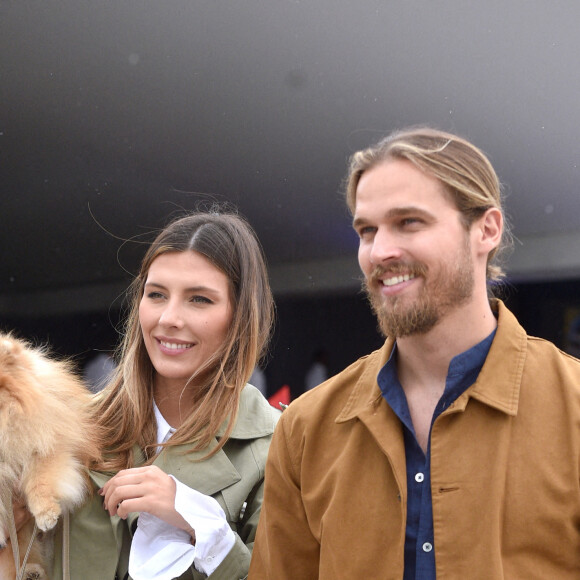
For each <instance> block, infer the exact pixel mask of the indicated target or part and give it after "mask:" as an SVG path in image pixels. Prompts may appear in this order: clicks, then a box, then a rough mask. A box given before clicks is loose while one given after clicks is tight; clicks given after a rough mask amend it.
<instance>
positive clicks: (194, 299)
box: [191, 296, 213, 304]
mask: <svg viewBox="0 0 580 580" xmlns="http://www.w3.org/2000/svg"><path fill="white" fill-rule="evenodd" d="M191 302H196V303H198V304H213V301H212V300H210V299H209V298H206V297H205V296H193V297H192V298H191Z"/></svg>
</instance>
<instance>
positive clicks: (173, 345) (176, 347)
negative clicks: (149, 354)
mask: <svg viewBox="0 0 580 580" xmlns="http://www.w3.org/2000/svg"><path fill="white" fill-rule="evenodd" d="M159 342H161V345H162V346H164V347H165V348H170V349H172V350H183V349H186V348H189V347H190V346H193V344H176V343H175V342H163V341H162V340H160V341H159Z"/></svg>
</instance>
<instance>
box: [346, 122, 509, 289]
mask: <svg viewBox="0 0 580 580" xmlns="http://www.w3.org/2000/svg"><path fill="white" fill-rule="evenodd" d="M389 159H403V160H407V161H410V162H411V163H413V165H415V166H416V167H418V168H419V169H420V170H421V171H424V172H425V173H426V174H427V175H430V176H432V177H435V178H436V179H438V180H439V181H440V182H441V183H442V185H443V187H444V188H445V190H446V191H447V192H448V193H449V195H450V196H451V199H452V200H453V202H454V203H455V205H456V207H457V209H458V211H459V212H460V213H461V217H462V221H463V224H464V225H465V227H466V229H468V228H469V227H470V226H471V224H472V223H473V222H474V221H475V220H477V219H478V218H479V217H481V216H482V215H483V214H484V213H485V212H486V211H487V210H488V209H490V208H492V207H495V208H497V209H499V210H500V211H501V212H502V215H503V217H504V231H503V235H502V241H501V243H500V244H499V246H498V247H496V248H494V249H493V250H492V251H491V252H490V254H489V256H488V261H487V280H488V281H489V282H495V281H498V280H500V279H501V278H503V277H504V276H505V274H504V271H503V268H502V267H501V265H500V260H499V258H500V255H501V254H503V253H504V251H505V250H506V249H507V248H509V247H510V246H511V237H510V234H509V228H508V226H507V223H506V220H505V215H504V211H503V207H502V193H501V186H500V182H499V179H498V177H497V174H496V172H495V170H494V169H493V167H492V165H491V163H490V161H489V159H488V158H487V157H486V156H485V154H484V153H483V152H482V151H481V150H480V149H478V148H477V147H475V145H473V144H471V143H470V142H469V141H467V140H465V139H463V138H461V137H458V136H457V135H453V134H451V133H445V132H444V131H438V130H436V129H431V128H429V127H413V128H410V129H404V130H401V131H396V132H394V133H391V134H390V135H389V136H387V137H386V138H384V139H382V140H381V141H379V142H378V143H377V144H376V145H372V146H371V147H368V148H367V149H363V150H362V151H358V152H356V153H355V154H354V155H352V157H351V158H350V164H349V171H348V174H347V177H346V185H345V195H346V203H347V205H348V207H349V209H350V211H351V213H352V214H353V215H354V212H355V206H356V190H357V187H358V183H359V180H360V178H361V176H362V174H363V173H364V172H365V171H367V170H368V169H370V168H371V167H374V166H375V165H377V164H379V163H381V162H383V161H386V160H389Z"/></svg>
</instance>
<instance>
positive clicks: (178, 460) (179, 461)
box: [153, 441, 242, 495]
mask: <svg viewBox="0 0 580 580" xmlns="http://www.w3.org/2000/svg"><path fill="white" fill-rule="evenodd" d="M216 443H217V441H216ZM188 448H189V446H187V445H178V446H175V447H167V448H165V449H164V450H163V451H162V452H161V453H160V454H159V455H158V456H157V458H156V459H155V461H153V465H156V466H157V467H159V468H160V469H162V470H163V471H165V473H168V474H170V475H173V476H174V477H176V478H177V479H178V480H179V481H181V482H182V483H184V484H185V485H187V486H188V487H191V488H192V489H195V490H197V491H199V492H201V493H203V494H205V495H215V494H216V493H217V492H218V491H221V490H222V489H224V488H226V487H229V486H230V485H232V484H234V483H236V482H238V481H240V479H242V477H241V475H240V474H239V473H238V471H237V469H236V468H235V467H234V466H233V465H232V463H231V461H230V460H229V459H228V457H227V455H226V454H225V452H224V450H223V449H220V450H219V451H218V452H217V453H216V454H215V455H213V456H212V457H209V458H208V459H204V460H203V461H200V460H201V459H202V458H203V457H204V455H206V453H207V451H201V452H196V453H191V452H188Z"/></svg>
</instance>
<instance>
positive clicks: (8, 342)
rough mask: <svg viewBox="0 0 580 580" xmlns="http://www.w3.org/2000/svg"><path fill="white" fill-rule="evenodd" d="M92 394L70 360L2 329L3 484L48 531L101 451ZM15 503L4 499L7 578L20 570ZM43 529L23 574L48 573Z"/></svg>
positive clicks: (81, 492)
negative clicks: (12, 528) (12, 534)
mask: <svg viewBox="0 0 580 580" xmlns="http://www.w3.org/2000/svg"><path fill="white" fill-rule="evenodd" d="M90 397H91V395H90V393H89V392H88V391H87V389H86V388H85V387H84V386H83V384H82V383H81V381H80V379H78V378H77V377H76V376H75V374H74V373H73V372H72V369H71V367H70V366H69V365H68V364H67V363H65V362H62V361H56V360H53V359H50V358H49V357H48V356H47V354H46V352H45V351H43V350H42V349H35V348H32V347H31V346H30V345H28V344H27V343H25V342H23V341H21V340H18V339H16V338H14V337H13V336H12V335H10V334H4V333H0V489H4V490H6V489H12V490H13V493H14V494H19V495H21V496H22V497H23V498H24V499H25V501H26V504H27V507H28V510H29V511H30V513H31V514H32V516H33V517H34V520H36V524H37V526H38V528H39V529H40V530H42V531H43V532H46V531H48V530H50V529H52V528H53V527H54V526H55V525H56V523H57V521H58V518H59V516H60V515H61V513H63V511H67V510H70V509H72V508H73V507H74V506H76V505H79V504H80V503H81V502H82V500H83V498H84V497H85V495H86V493H87V489H88V487H87V479H86V470H85V467H86V466H87V465H88V464H89V463H90V461H91V460H93V459H95V458H96V457H97V456H98V449H97V437H96V436H95V433H94V431H93V427H92V426H91V421H90V418H89V406H90ZM11 510H12V505H3V504H2V503H1V502H0V545H1V546H2V547H3V549H0V578H2V579H7V580H9V579H13V578H15V577H16V570H15V566H14V557H13V553H12V550H11V545H10V541H9V538H8V537H7V530H8V529H9V527H8V526H9V521H10V519H9V518H11ZM33 527H34V521H33V520H31V521H30V522H29V523H27V524H26V525H25V526H24V527H23V528H22V529H21V530H20V531H19V532H18V543H19V546H20V555H21V558H22V556H23V555H24V553H25V552H26V549H27V547H28V543H29V540H30V538H31V536H32V532H33ZM43 535H44V534H41V535H40V537H39V538H38V539H37V540H36V541H35V545H34V548H33V550H32V551H31V553H30V557H29V561H28V564H27V568H26V574H24V578H38V579H44V578H49V576H48V574H47V573H46V571H45V568H46V566H45V558H46V557H47V542H48V539H47V535H44V538H43V537H42V536H43Z"/></svg>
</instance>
